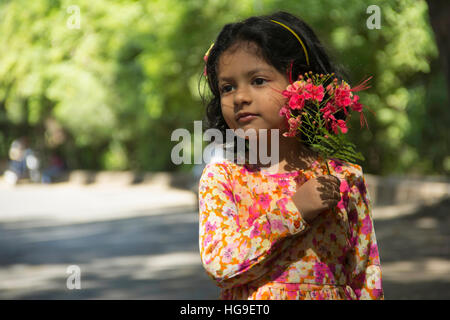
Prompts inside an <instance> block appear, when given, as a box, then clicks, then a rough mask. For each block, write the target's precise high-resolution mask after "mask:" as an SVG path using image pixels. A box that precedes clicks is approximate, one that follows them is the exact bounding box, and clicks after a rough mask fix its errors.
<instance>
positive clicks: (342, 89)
mask: <svg viewBox="0 0 450 320" xmlns="http://www.w3.org/2000/svg"><path fill="white" fill-rule="evenodd" d="M334 101H335V103H336V105H337V106H338V107H341V108H343V109H344V111H345V114H347V110H345V107H348V106H349V105H350V104H351V103H352V99H351V98H350V86H349V85H348V84H347V83H345V82H343V83H342V84H341V85H340V86H339V87H337V88H336V90H335V97H334Z"/></svg>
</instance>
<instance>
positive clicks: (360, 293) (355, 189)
mask: <svg viewBox="0 0 450 320" xmlns="http://www.w3.org/2000/svg"><path fill="white" fill-rule="evenodd" d="M358 167H359V170H358V173H357V175H356V176H354V177H353V183H352V184H351V185H352V187H351V190H350V198H351V199H350V203H349V212H348V219H349V223H350V226H351V228H352V229H351V230H352V235H351V242H352V245H353V250H352V251H351V252H350V256H349V260H348V261H349V263H350V267H351V273H350V274H349V281H350V286H351V287H352V288H353V290H354V291H355V294H356V296H357V297H358V299H384V294H383V289H382V287H381V266H380V257H379V253H378V245H377V240H376V237H375V229H374V225H373V220H372V201H371V198H370V195H369V192H368V189H367V184H366V181H365V179H364V175H363V172H362V168H361V167H360V166H358Z"/></svg>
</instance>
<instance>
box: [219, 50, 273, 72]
mask: <svg viewBox="0 0 450 320" xmlns="http://www.w3.org/2000/svg"><path fill="white" fill-rule="evenodd" d="M255 69H261V70H265V71H272V72H273V71H275V69H274V67H273V66H271V65H270V64H268V63H267V62H266V61H265V60H264V59H263V58H262V57H261V55H260V52H259V51H258V49H256V48H255V47H254V46H253V47H250V46H236V47H232V48H229V49H227V50H226V51H224V52H223V53H222V54H221V55H220V57H219V61H218V75H219V79H220V78H221V77H222V76H223V77H224V78H227V77H229V76H230V75H231V74H235V73H247V72H248V71H251V70H255Z"/></svg>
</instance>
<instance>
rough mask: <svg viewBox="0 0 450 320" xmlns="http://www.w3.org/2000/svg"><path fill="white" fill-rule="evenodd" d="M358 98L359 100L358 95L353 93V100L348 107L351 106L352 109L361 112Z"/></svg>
mask: <svg viewBox="0 0 450 320" xmlns="http://www.w3.org/2000/svg"><path fill="white" fill-rule="evenodd" d="M358 100H359V96H357V95H356V94H355V95H354V96H353V101H352V104H351V105H350V107H351V108H352V110H353V111H357V112H362V104H361V103H359V102H358Z"/></svg>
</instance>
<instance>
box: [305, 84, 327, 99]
mask: <svg viewBox="0 0 450 320" xmlns="http://www.w3.org/2000/svg"><path fill="white" fill-rule="evenodd" d="M308 86H309V85H308ZM308 86H307V87H308ZM308 91H309V93H310V94H311V99H312V100H315V101H316V102H321V101H322V99H323V96H324V95H325V93H324V89H323V86H322V85H319V86H315V85H312V86H311V87H310V88H309V89H308Z"/></svg>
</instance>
